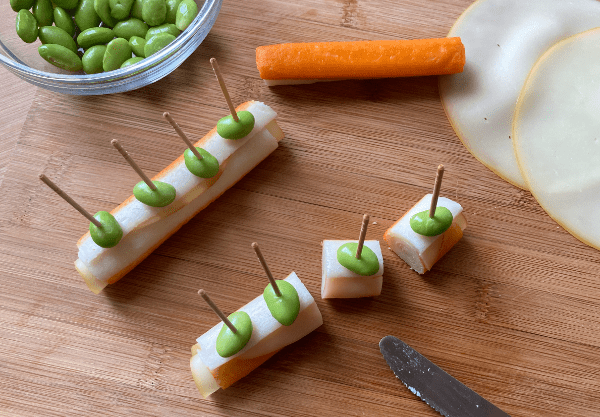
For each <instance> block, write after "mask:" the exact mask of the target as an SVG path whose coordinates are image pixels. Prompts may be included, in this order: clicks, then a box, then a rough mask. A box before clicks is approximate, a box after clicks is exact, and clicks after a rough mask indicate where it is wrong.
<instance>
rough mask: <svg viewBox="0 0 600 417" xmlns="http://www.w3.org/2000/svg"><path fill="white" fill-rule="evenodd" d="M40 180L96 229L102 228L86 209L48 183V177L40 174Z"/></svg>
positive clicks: (51, 183) (50, 182)
mask: <svg viewBox="0 0 600 417" xmlns="http://www.w3.org/2000/svg"><path fill="white" fill-rule="evenodd" d="M40 179H41V180H42V181H43V182H44V183H45V184H46V185H47V186H48V187H50V188H52V190H53V191H54V192H55V193H56V194H58V195H59V196H61V197H62V198H63V199H64V200H65V201H66V202H67V203H69V204H70V205H71V206H73V208H74V209H75V210H77V211H78V212H80V213H81V214H83V215H84V216H85V217H86V218H87V219H88V220H89V221H91V222H92V223H94V224H95V225H96V227H99V228H102V223H100V221H98V219H96V218H95V217H94V216H92V215H91V214H90V213H89V212H88V211H87V210H86V209H84V208H83V207H81V206H80V205H79V204H77V203H76V202H75V200H73V199H72V198H71V197H69V195H68V194H67V193H65V192H64V191H63V190H61V189H60V188H58V185H56V184H54V183H53V182H52V181H50V179H49V178H48V177H46V176H45V175H44V174H40Z"/></svg>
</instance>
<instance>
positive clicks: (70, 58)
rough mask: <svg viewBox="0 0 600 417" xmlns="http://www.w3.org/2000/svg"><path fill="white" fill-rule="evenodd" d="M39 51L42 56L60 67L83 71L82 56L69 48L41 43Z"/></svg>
mask: <svg viewBox="0 0 600 417" xmlns="http://www.w3.org/2000/svg"><path fill="white" fill-rule="evenodd" d="M38 52H39V54H40V56H41V57H42V58H44V59H45V60H46V61H48V62H49V63H51V64H52V65H55V66H57V67H59V68H62V69H65V70H68V71H81V69H82V68H83V64H82V63H81V58H79V56H77V54H76V53H75V52H73V51H71V50H70V49H68V48H65V47H64V46H61V45H53V44H47V45H41V46H40V47H38Z"/></svg>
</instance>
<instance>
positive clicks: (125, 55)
mask: <svg viewBox="0 0 600 417" xmlns="http://www.w3.org/2000/svg"><path fill="white" fill-rule="evenodd" d="M131 52H132V50H131V46H129V42H127V39H123V38H116V39H113V40H112V41H110V42H109V43H108V45H106V52H105V53H104V58H103V60H102V68H103V69H104V71H113V70H116V69H119V68H120V67H121V65H123V63H124V62H125V61H127V60H128V59H129V58H131Z"/></svg>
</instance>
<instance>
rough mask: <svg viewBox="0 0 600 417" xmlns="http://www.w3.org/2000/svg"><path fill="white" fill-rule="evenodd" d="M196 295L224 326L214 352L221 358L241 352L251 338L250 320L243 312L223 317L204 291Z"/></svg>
mask: <svg viewBox="0 0 600 417" xmlns="http://www.w3.org/2000/svg"><path fill="white" fill-rule="evenodd" d="M198 294H200V296H201V297H202V298H203V299H204V301H206V304H208V306H209V307H210V308H211V309H212V310H213V311H214V312H215V314H216V315H217V316H219V318H220V319H221V320H222V321H223V323H224V324H225V325H224V326H223V327H222V328H221V331H220V332H219V335H218V336H217V343H216V350H217V353H218V354H219V356H221V357H222V358H228V357H230V356H233V355H235V354H236V353H238V352H239V351H240V350H242V349H243V348H244V347H245V346H246V345H247V344H248V341H249V340H250V338H251V337H252V320H251V319H250V316H249V315H248V313H246V312H245V311H236V312H235V313H232V314H230V315H229V317H227V316H225V314H223V312H222V311H221V310H220V309H219V307H217V306H216V305H215V303H213V301H212V300H211V299H210V297H209V296H208V294H207V293H206V291H204V290H199V291H198Z"/></svg>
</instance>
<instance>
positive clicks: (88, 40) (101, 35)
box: [77, 27, 115, 49]
mask: <svg viewBox="0 0 600 417" xmlns="http://www.w3.org/2000/svg"><path fill="white" fill-rule="evenodd" d="M114 37H115V32H114V31H113V30H112V29H110V28H105V27H101V28H89V29H86V30H84V31H83V32H81V33H80V34H79V36H77V43H78V44H79V46H81V47H82V48H83V49H87V48H90V47H92V46H94V45H105V44H107V43H109V42H110V41H111V40H113V38H114Z"/></svg>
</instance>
